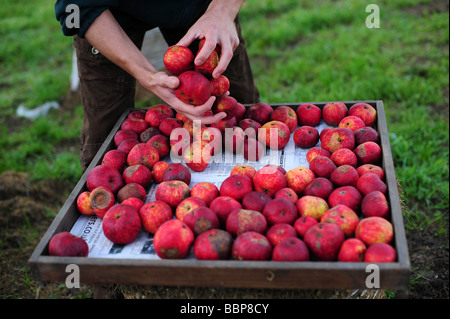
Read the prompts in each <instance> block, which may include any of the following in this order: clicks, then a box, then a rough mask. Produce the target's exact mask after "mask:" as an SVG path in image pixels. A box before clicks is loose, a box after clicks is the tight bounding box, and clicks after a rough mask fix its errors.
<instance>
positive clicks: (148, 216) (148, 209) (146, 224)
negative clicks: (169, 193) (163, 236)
mask: <svg viewBox="0 0 450 319" xmlns="http://www.w3.org/2000/svg"><path fill="white" fill-rule="evenodd" d="M139 216H140V217H141V220H142V227H143V228H144V229H145V230H146V231H148V232H149V233H151V234H154V233H155V232H156V231H157V230H158V228H159V226H161V225H162V224H164V223H165V222H166V221H168V220H171V219H172V217H173V213H172V208H171V207H170V206H169V204H167V203H166V202H163V201H161V200H155V201H152V202H148V203H145V204H144V205H143V206H142V207H141V208H140V209H139Z"/></svg>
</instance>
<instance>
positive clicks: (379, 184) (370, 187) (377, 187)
mask: <svg viewBox="0 0 450 319" xmlns="http://www.w3.org/2000/svg"><path fill="white" fill-rule="evenodd" d="M356 188H357V189H358V190H359V191H360V192H361V194H362V195H363V196H364V195H367V194H369V193H370V192H373V191H380V192H381V193H383V194H387V186H386V184H385V183H384V182H383V181H382V180H381V179H380V178H379V177H378V175H376V174H373V173H367V174H364V175H363V176H361V177H360V178H359V179H358V182H357V184H356Z"/></svg>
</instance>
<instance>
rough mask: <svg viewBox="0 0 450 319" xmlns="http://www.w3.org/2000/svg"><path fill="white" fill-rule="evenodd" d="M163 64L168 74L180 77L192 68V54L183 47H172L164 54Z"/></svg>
mask: <svg viewBox="0 0 450 319" xmlns="http://www.w3.org/2000/svg"><path fill="white" fill-rule="evenodd" d="M163 63H164V66H165V67H166V70H167V71H168V72H169V73H171V74H173V75H180V74H181V73H183V72H186V71H189V70H192V69H193V68H194V54H193V53H192V51H191V50H190V49H189V48H187V47H185V46H181V45H173V46H171V47H169V48H168V49H167V51H166V53H165V54H164V57H163Z"/></svg>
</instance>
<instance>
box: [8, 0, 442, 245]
mask: <svg viewBox="0 0 450 319" xmlns="http://www.w3.org/2000/svg"><path fill="white" fill-rule="evenodd" d="M0 2H1V5H0V21H1V23H0V114H1V117H0V150H1V151H0V173H2V172H4V171H8V170H14V171H23V172H27V173H29V174H31V175H32V177H33V178H34V179H46V178H62V179H65V180H67V181H68V182H71V183H73V184H74V185H75V183H76V182H77V181H78V179H79V178H80V176H81V175H80V174H81V173H80V164H79V161H78V150H68V149H65V148H64V147H61V146H62V145H64V143H65V141H69V140H73V139H77V138H78V136H79V133H80V127H81V119H82V110H81V106H80V105H78V106H76V108H75V109H74V111H71V112H70V113H67V114H66V113H61V112H57V111H51V112H50V114H49V115H48V116H47V117H42V118H39V119H37V120H35V121H29V120H25V119H18V118H17V117H16V116H15V112H16V108H17V107H18V106H19V105H20V104H23V105H25V106H27V107H29V108H34V107H36V106H38V105H40V104H42V103H45V102H48V101H54V100H58V101H61V100H62V99H63V97H64V96H65V95H66V94H67V92H68V89H69V76H70V71H71V58H72V46H71V44H72V39H71V38H69V37H64V36H63V35H62V33H61V30H60V25H59V23H58V22H57V21H56V20H55V17H54V10H53V4H54V2H52V1H46V0H17V1H6V0H1V1H0ZM437 2H438V1H432V0H397V1H388V0H384V1H381V0H372V1H363V0H341V1H325V0H323V1H314V0H303V1H298V0H248V1H246V2H245V4H244V5H243V7H242V9H241V14H240V19H241V24H242V26H243V33H244V37H245V39H246V43H247V47H248V51H249V55H250V58H251V62H252V66H253V71H254V75H255V78H256V82H257V84H258V87H259V89H260V92H261V99H262V100H263V101H266V102H271V103H282V102H306V101H332V100H335V101H337V100H383V101H384V105H385V108H386V113H387V124H388V129H389V137H390V142H391V148H392V152H393V156H394V164H395V168H396V173H397V177H398V180H399V182H400V183H401V185H402V189H403V192H404V200H405V203H406V205H407V209H406V210H405V219H406V223H405V226H406V227H407V228H409V229H417V230H420V229H423V228H425V227H429V226H430V225H435V226H436V225H437V229H438V230H437V232H436V235H437V236H439V235H443V234H445V233H446V232H447V231H448V230H447V229H446V227H445V225H446V221H448V211H449V184H448V181H449V166H448V162H449V144H448V142H449V125H448V113H449V112H448V108H449V106H448V105H449V104H448V87H449V77H448V75H449V49H448V48H449V14H448V10H447V11H444V12H440V10H429V9H427V8H430V5H431V7H433V6H435V5H436V3H437ZM444 2H445V1H444ZM369 3H373V4H377V5H378V6H379V8H380V28H377V29H376V28H374V29H369V28H367V27H366V24H365V20H366V17H367V16H368V14H369V13H367V12H366V11H365V9H366V6H367V4H369ZM447 3H448V1H447ZM447 8H448V4H447ZM143 103H145V102H143ZM446 249H448V246H447V247H446Z"/></svg>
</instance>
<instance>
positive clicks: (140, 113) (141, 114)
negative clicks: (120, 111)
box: [127, 110, 147, 120]
mask: <svg viewBox="0 0 450 319" xmlns="http://www.w3.org/2000/svg"><path fill="white" fill-rule="evenodd" d="M146 112H147V111H146V110H136V111H131V112H130V113H128V115H127V118H129V119H142V120H143V119H145V113H146Z"/></svg>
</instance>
